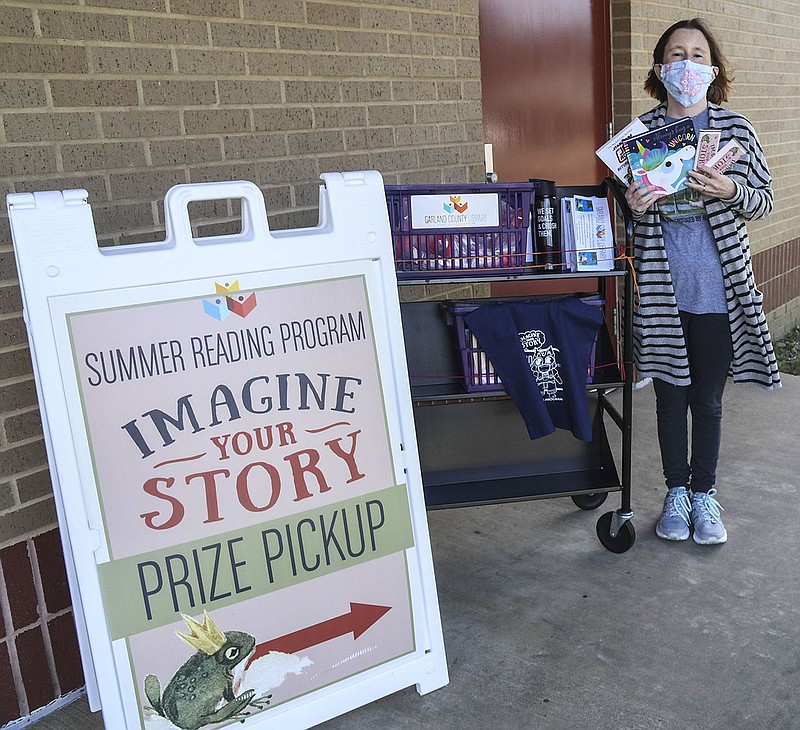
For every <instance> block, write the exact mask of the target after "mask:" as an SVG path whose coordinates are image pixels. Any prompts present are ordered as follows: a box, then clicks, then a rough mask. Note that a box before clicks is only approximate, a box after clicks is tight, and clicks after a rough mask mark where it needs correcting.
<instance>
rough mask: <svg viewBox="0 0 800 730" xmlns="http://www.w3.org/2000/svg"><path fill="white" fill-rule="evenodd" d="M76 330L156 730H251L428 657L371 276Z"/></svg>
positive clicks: (92, 314)
mask: <svg viewBox="0 0 800 730" xmlns="http://www.w3.org/2000/svg"><path fill="white" fill-rule="evenodd" d="M67 322H68V328H69V335H70V340H71V345H72V354H73V359H74V365H75V369H76V372H77V375H78V381H79V388H80V395H81V400H82V407H83V411H84V418H85V424H86V430H87V437H88V442H89V446H90V451H91V458H92V466H93V468H94V476H95V482H96V488H97V493H98V500H99V504H100V509H101V512H102V517H103V522H104V529H105V537H106V544H107V546H108V552H109V560H108V561H107V562H103V563H101V564H100V565H99V573H100V584H101V589H102V595H103V601H104V608H105V613H106V616H107V619H108V621H109V628H110V631H111V638H112V640H113V641H115V642H120V641H122V642H125V644H126V651H127V654H128V656H129V657H130V664H131V673H132V676H133V680H134V684H135V687H136V692H137V702H138V706H139V708H140V719H141V727H142V728H143V729H156V728H158V729H169V728H180V729H182V730H197V729H199V728H216V727H222V726H225V725H229V724H232V723H238V722H240V721H242V720H246V719H247V718H249V717H251V716H254V715H257V714H259V713H268V712H269V711H270V709H271V708H274V707H276V706H278V705H280V704H281V703H285V702H287V701H290V700H292V699H294V698H297V697H300V696H302V695H304V694H307V693H309V692H311V691H313V690H316V689H319V688H321V687H325V686H327V685H329V684H332V683H335V682H337V681H340V680H342V679H344V678H347V677H350V676H353V675H355V674H358V673H361V672H364V671H367V670H369V669H370V668H372V667H376V666H378V665H380V664H383V663H385V662H388V661H391V660H393V659H395V658H397V657H401V656H404V655H406V654H408V653H410V652H413V651H414V650H415V644H414V627H413V620H412V610H411V595H410V587H409V572H408V565H407V561H406V552H405V551H407V550H409V549H410V548H412V547H414V537H413V529H412V521H411V516H410V509H409V504H408V496H407V492H406V487H405V485H403V484H396V483H395V481H396V480H395V476H394V475H395V470H394V468H393V455H392V448H391V444H390V442H389V436H388V428H387V416H386V411H385V403H384V397H383V391H382V387H381V374H380V372H379V364H378V359H377V354H376V342H375V337H374V333H373V327H372V318H371V313H370V303H369V300H368V296H367V288H366V283H365V280H364V277H363V276H361V275H352V276H342V277H340V278H331V279H322V280H317V281H313V282H303V283H299V284H286V285H279V286H271V287H266V288H252V289H249V290H247V289H245V288H243V287H242V286H241V282H240V281H239V280H238V279H229V278H225V279H220V280H217V281H210V282H209V285H208V292H207V294H206V295H204V296H198V297H192V298H183V299H175V300H171V299H166V300H163V301H150V302H149V303H146V304H141V305H136V306H121V307H119V306H118V307H113V308H109V309H96V310H92V311H85V312H73V313H71V314H69V315H68V317H67Z"/></svg>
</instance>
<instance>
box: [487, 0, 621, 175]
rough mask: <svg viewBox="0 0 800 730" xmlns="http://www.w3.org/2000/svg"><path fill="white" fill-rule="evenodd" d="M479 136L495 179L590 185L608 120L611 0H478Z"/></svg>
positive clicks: (601, 170) (599, 171)
mask: <svg viewBox="0 0 800 730" xmlns="http://www.w3.org/2000/svg"><path fill="white" fill-rule="evenodd" d="M480 46H481V79H482V85H483V124H484V141H485V142H491V143H492V144H493V145H494V148H493V151H494V163H495V164H494V167H495V172H497V174H498V175H499V178H500V181H505V182H511V181H524V180H528V178H532V177H538V178H546V179H551V180H555V181H556V182H557V184H559V185H591V184H596V183H598V182H600V181H601V180H602V179H603V177H605V176H606V174H607V170H606V168H605V166H604V165H602V163H600V162H599V161H598V160H597V158H596V156H595V154H594V151H595V150H596V149H597V148H598V147H600V145H602V144H603V143H604V142H605V141H606V129H607V124H608V122H610V121H611V48H610V46H611V41H610V28H609V0H480Z"/></svg>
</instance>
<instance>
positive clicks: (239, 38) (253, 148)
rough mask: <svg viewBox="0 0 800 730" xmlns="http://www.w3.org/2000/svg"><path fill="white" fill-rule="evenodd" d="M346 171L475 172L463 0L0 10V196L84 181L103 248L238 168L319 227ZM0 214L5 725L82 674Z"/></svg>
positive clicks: (69, 0)
mask: <svg viewBox="0 0 800 730" xmlns="http://www.w3.org/2000/svg"><path fill="white" fill-rule="evenodd" d="M359 169H378V170H380V171H381V172H382V173H383V175H384V177H385V179H386V182H387V183H395V184H396V183H423V182H425V183H446V182H462V183H463V182H476V181H481V180H482V178H483V141H482V121H481V87H480V66H479V47H478V0H351V1H348V0H53V1H52V2H47V3H41V2H38V1H36V0H4V1H3V2H2V3H0V177H2V185H0V190H2V193H3V196H5V194H6V193H10V192H27V191H34V190H47V189H65V188H85V189H87V190H88V191H89V199H90V202H91V204H92V208H93V212H94V217H95V223H96V226H97V232H98V238H99V240H100V242H101V243H102V244H104V245H113V244H117V243H129V242H136V241H146V240H160V239H161V238H163V235H164V221H163V209H162V205H161V204H160V203H159V200H160V199H162V198H163V195H164V194H165V192H166V191H167V189H168V188H169V187H170V186H171V185H173V184H175V183H187V182H189V183H190V182H204V181H211V180H226V179H247V180H252V181H253V182H255V183H257V184H258V185H259V187H260V188H261V189H262V190H263V192H264V196H265V199H266V202H267V210H268V213H269V217H270V225H271V227H272V228H273V229H279V228H294V227H298V226H307V225H314V224H315V223H316V221H317V196H318V188H319V175H320V173H322V172H326V171H343V170H359ZM191 212H192V215H193V217H194V220H195V222H196V223H197V228H198V229H199V230H201V232H203V233H206V234H210V233H212V232H221V231H226V230H229V229H231V228H233V227H238V210H237V208H236V206H235V204H234V202H233V201H223V202H222V203H215V204H209V205H206V206H202V205H197V206H193V207H192V208H191ZM4 215H5V206H3V218H2V220H0V687H1V688H2V689H0V725H2V724H4V723H5V722H7V721H8V720H12V719H14V718H16V717H19V716H20V715H25V714H27V713H28V712H29V711H32V710H34V709H36V708H37V707H40V706H41V705H43V704H45V703H47V702H49V701H50V700H52V699H53V698H54V697H58V696H59V695H63V694H65V693H66V692H68V691H69V690H71V689H73V688H75V687H77V686H79V685H80V684H81V683H82V679H81V676H80V665H79V662H78V660H77V654H76V649H75V635H74V629H73V628H72V616H71V611H70V608H69V601H68V599H67V600H66V601H65V596H67V594H66V592H64V591H63V590H62V591H61V592H59V590H60V589H57V588H53V587H51V586H50V582H51V581H55V582H56V583H59V581H60V583H59V585H62V587H63V585H64V584H63V580H64V579H63V570H64V568H63V559H62V557H61V553H60V550H59V548H58V544H59V543H58V532H57V530H56V529H55V526H56V516H55V508H54V504H53V496H52V488H51V485H50V479H49V474H48V471H47V467H46V457H45V450H44V441H43V436H42V427H41V421H40V419H39V413H38V409H37V406H36V394H35V387H34V382H33V377H32V371H31V362H30V356H29V354H28V349H27V343H26V334H25V328H24V325H23V322H22V317H21V313H20V310H21V302H20V295H19V287H18V283H17V277H16V268H15V263H14V257H13V253H12V249H11V239H10V232H9V228H8V221H7V219H6V218H5V217H4ZM54 592H55V595H56V596H57V599H56V598H54V597H53V595H54ZM56 638H57V640H55V639H56Z"/></svg>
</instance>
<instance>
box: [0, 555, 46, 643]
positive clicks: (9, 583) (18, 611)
mask: <svg viewBox="0 0 800 730" xmlns="http://www.w3.org/2000/svg"><path fill="white" fill-rule="evenodd" d="M0 562H2V565H3V577H4V578H5V583H6V591H7V593H8V602H9V604H10V606H11V618H12V620H13V622H14V628H15V629H21V628H22V627H23V626H28V625H29V624H32V623H35V622H36V621H37V620H38V619H39V611H38V607H39V602H38V599H37V598H36V588H35V586H34V584H33V571H32V570H31V559H30V557H29V555H28V543H27V542H25V541H23V542H18V543H17V544H16V545H11V546H10V547H7V548H5V549H4V550H2V551H0Z"/></svg>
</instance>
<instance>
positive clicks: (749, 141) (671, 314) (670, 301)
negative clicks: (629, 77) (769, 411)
mask: <svg viewBox="0 0 800 730" xmlns="http://www.w3.org/2000/svg"><path fill="white" fill-rule="evenodd" d="M665 116H666V104H661V105H659V106H657V107H656V108H655V109H651V110H650V111H649V112H647V113H645V114H643V115H642V116H641V117H640V119H641V120H642V122H644V124H645V126H647V127H648V129H652V128H654V127H659V126H663V125H664V123H665ZM708 121H709V126H710V127H712V128H714V129H719V130H721V131H722V138H721V140H720V146H721V145H723V144H725V143H726V142H727V141H728V140H730V139H731V138H733V137H735V138H736V139H737V140H738V141H739V142H741V143H742V144H743V145H744V147H745V149H746V152H745V154H744V156H742V157H741V158H740V159H739V160H738V162H736V163H734V165H733V166H732V167H731V168H730V169H729V170H728V172H727V175H728V177H730V178H731V179H732V180H733V181H734V183H735V184H736V195H735V196H734V198H733V199H732V200H725V201H723V200H718V199H710V200H708V202H707V204H706V212H707V214H708V219H709V222H710V223H711V230H712V232H713V234H714V238H715V239H716V242H717V248H718V249H719V257H720V261H721V263H722V275H723V280H724V283H725V293H726V298H727V302H728V316H729V318H730V324H731V339H732V342H733V362H732V364H731V373H732V375H733V379H734V381H735V382H750V383H756V384H758V385H761V386H764V387H765V388H778V387H780V375H779V373H778V366H777V363H776V360H775V354H774V352H773V348H772V341H771V338H770V334H769V330H768V329H767V322H766V318H765V316H764V312H763V310H762V301H763V296H762V294H761V292H760V291H759V290H758V289H757V288H756V284H755V279H754V278H753V268H752V265H751V262H750V244H749V241H748V237H747V228H746V227H745V221H748V220H754V219H756V218H761V217H763V216H765V215H767V214H768V213H769V212H770V211H771V210H772V177H771V176H770V172H769V169H768V168H767V163H766V160H765V159H764V152H763V150H762V149H761V144H760V143H759V141H758V137H757V135H756V132H755V130H754V129H753V126H752V125H751V124H750V122H749V121H748V120H747V119H745V118H744V117H743V116H742V115H741V114H736V113H735V112H732V111H729V110H728V109H724V108H723V107H721V106H717V105H716V104H711V103H709V105H708ZM634 220H635V229H634V252H633V254H634V268H635V271H636V284H637V295H636V297H635V299H636V301H635V303H634V304H635V306H634V314H633V320H634V322H633V327H634V340H633V344H634V353H635V359H636V367H637V369H638V371H639V374H640V375H641V376H642V377H647V376H649V377H654V378H661V379H662V380H665V381H667V382H668V383H673V384H675V385H689V384H690V382H691V380H690V377H689V360H688V356H687V352H686V344H685V342H684V338H683V330H682V328H681V323H680V318H679V315H678V307H677V304H676V302H675V292H674V290H673V288H672V277H671V276H670V271H669V264H668V262H667V254H666V251H665V249H664V239H663V234H662V231H661V215H660V213H659V212H658V207H657V205H652V206H650V208H649V209H648V210H647V211H645V212H644V213H642V214H640V215H634Z"/></svg>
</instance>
